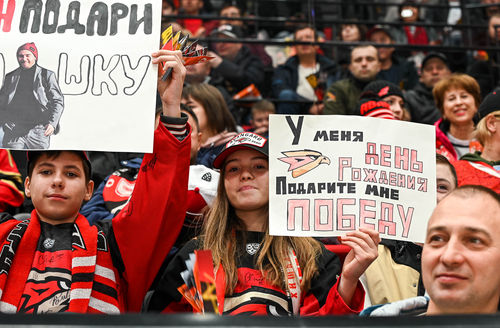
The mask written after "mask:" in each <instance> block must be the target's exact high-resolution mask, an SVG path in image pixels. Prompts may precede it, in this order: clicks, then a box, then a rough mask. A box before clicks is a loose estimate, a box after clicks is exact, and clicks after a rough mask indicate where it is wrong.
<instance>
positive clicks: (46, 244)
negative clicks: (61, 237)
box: [43, 238, 56, 249]
mask: <svg viewBox="0 0 500 328" xmlns="http://www.w3.org/2000/svg"><path fill="white" fill-rule="evenodd" d="M55 243H56V241H55V240H54V239H50V238H47V239H45V240H44V242H43V247H45V248H46V249H49V248H52V247H54V244H55Z"/></svg>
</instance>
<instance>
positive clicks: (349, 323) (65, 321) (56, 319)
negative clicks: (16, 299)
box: [0, 314, 500, 328]
mask: <svg viewBox="0 0 500 328" xmlns="http://www.w3.org/2000/svg"><path fill="white" fill-rule="evenodd" d="M7 326H9V327H13V326H23V327H35V326H36V327H37V328H45V327H53V326H75V327H131V326H134V327H153V326H176V327H273V328H276V327H359V328H361V327H367V328H368V327H394V328H396V327H401V328H403V327H424V326H425V327H427V328H432V327H454V328H458V327H464V328H469V327H499V326H500V316H498V315H490V316H458V315H457V316H439V317H408V316H401V317H387V318H366V317H363V318H359V317H316V318H312V317H286V318H277V317H243V318H242V317H219V316H215V315H207V316H198V315H121V316H105V315H94V316H91V315H76V314H53V315H0V327H7Z"/></svg>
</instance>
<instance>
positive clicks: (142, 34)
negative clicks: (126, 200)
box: [0, 0, 161, 152]
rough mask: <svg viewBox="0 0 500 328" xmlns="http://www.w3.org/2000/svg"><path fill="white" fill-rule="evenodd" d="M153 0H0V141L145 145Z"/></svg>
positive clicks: (151, 94)
mask: <svg viewBox="0 0 500 328" xmlns="http://www.w3.org/2000/svg"><path fill="white" fill-rule="evenodd" d="M160 13H161V1H160V0H145V1H142V0H141V1H138V0H120V1H118V2H117V1H81V0H80V1H75V0H0V39H1V40H2V42H1V44H2V46H1V47H0V85H1V86H2V87H1V89H0V148H10V149H75V150H78V149H84V150H102V151H132V152H152V150H153V131H154V121H155V120H154V113H155V103H156V81H157V65H153V64H152V63H151V56H150V55H151V53H152V52H153V51H155V50H157V49H159V45H160V32H161V31H160V29H161V27H160V19H161V14H160Z"/></svg>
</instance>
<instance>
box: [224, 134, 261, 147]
mask: <svg viewBox="0 0 500 328" xmlns="http://www.w3.org/2000/svg"><path fill="white" fill-rule="evenodd" d="M266 142H267V139H266V138H263V137H261V136H258V135H256V134H254V133H248V132H243V133H240V134H238V135H237V136H236V137H234V138H233V139H232V140H231V141H229V142H228V143H227V145H226V148H229V147H233V146H238V145H252V146H256V147H259V148H262V147H264V145H265V144H266Z"/></svg>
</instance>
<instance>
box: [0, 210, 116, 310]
mask: <svg viewBox="0 0 500 328" xmlns="http://www.w3.org/2000/svg"><path fill="white" fill-rule="evenodd" d="M40 232H41V230H40V221H39V218H38V215H37V213H36V210H34V211H33V212H32V213H31V218H30V219H28V220H25V221H22V222H21V221H17V220H8V221H6V222H4V223H2V224H1V225H0V313H2V312H3V313H16V312H17V310H18V308H17V307H18V305H19V302H20V301H21V297H22V294H23V292H24V288H25V285H26V281H27V280H28V275H29V273H30V270H31V267H32V264H33V258H34V256H35V253H36V250H37V244H38V239H39V238H40ZM71 254H72V255H71V257H72V261H71V263H72V264H71V275H72V283H71V291H70V302H69V309H68V312H75V313H106V314H119V313H120V312H121V311H120V309H121V308H122V306H121V305H120V304H123V303H122V302H121V301H122V300H121V296H119V294H118V285H117V282H116V275H115V269H114V267H113V263H112V259H111V255H110V252H109V249H108V245H107V241H106V238H105V236H104V234H103V233H102V231H100V230H98V228H97V227H96V226H92V227H91V226H89V224H88V222H87V219H85V217H84V216H83V215H81V214H79V215H78V217H77V218H76V221H75V223H74V230H73V234H72V252H71ZM16 255H17V256H16Z"/></svg>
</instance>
